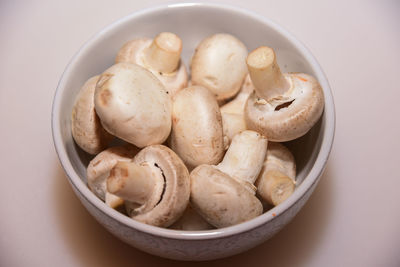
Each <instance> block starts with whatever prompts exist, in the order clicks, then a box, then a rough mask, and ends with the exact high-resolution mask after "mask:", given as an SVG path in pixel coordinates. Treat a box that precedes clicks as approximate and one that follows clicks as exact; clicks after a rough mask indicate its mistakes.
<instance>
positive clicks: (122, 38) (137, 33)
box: [53, 4, 330, 184]
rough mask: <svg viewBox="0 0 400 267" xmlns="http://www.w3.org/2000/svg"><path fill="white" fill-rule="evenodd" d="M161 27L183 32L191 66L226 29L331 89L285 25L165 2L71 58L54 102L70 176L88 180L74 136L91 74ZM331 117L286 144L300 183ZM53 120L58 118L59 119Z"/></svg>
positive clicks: (207, 7) (86, 157)
mask: <svg viewBox="0 0 400 267" xmlns="http://www.w3.org/2000/svg"><path fill="white" fill-rule="evenodd" d="M162 31H171V32H174V33H176V34H178V35H179V36H180V37H181V39H182V41H183V51H182V58H183V61H184V62H185V64H186V66H188V65H189V61H190V58H191V56H192V54H193V51H194V49H195V47H196V46H197V44H198V43H199V42H200V41H201V40H202V39H203V38H205V37H207V36H209V35H211V34H214V33H220V32H225V33H230V34H233V35H235V36H236V37H237V38H239V39H240V40H241V41H243V43H244V44H245V45H246V46H247V48H248V50H249V51H251V50H253V49H255V48H256V47H258V46H261V45H268V46H270V47H273V48H274V49H275V51H276V54H277V60H278V63H279V65H280V67H281V70H282V71H283V72H291V71H295V72H305V73H308V74H311V75H314V76H315V77H316V78H317V79H318V80H319V81H320V82H321V84H322V86H323V87H325V88H324V90H325V91H326V90H327V91H326V92H329V85H328V83H327V81H326V78H325V77H324V75H323V73H322V71H321V70H320V68H319V66H318V63H316V61H315V59H314V58H313V57H312V56H311V54H309V53H308V52H307V50H306V49H305V48H304V47H303V46H302V45H301V44H300V43H299V42H298V41H297V40H295V39H294V37H292V35H290V34H288V33H287V32H286V31H285V30H284V29H282V28H281V27H280V26H278V25H276V24H275V23H273V22H270V21H268V20H267V19H265V18H261V17H259V16H257V15H255V14H253V13H250V12H247V11H241V10H239V9H236V8H227V7H223V6H218V5H200V4H186V5H172V6H164V7H160V8H153V9H149V10H144V11H141V12H139V13H135V14H133V15H131V16H128V17H125V18H123V19H121V20H119V21H117V22H115V23H113V24H111V25H110V26H108V27H107V28H105V29H104V30H102V31H101V32H99V33H98V34H96V35H95V36H94V37H92V38H91V39H90V40H89V41H88V42H87V43H86V44H85V45H84V46H83V47H82V48H81V49H80V50H79V51H78V53H77V54H76V55H75V57H74V58H73V59H72V61H71V62H70V64H69V66H68V67H67V69H66V71H65V72H64V74H63V77H62V79H61V81H60V84H59V88H58V91H57V94H56V97H55V103H54V107H53V116H56V117H57V118H56V120H53V134H54V135H55V136H57V134H59V135H60V140H61V141H60V143H57V142H55V143H56V148H57V151H58V153H59V155H60V154H61V153H63V152H65V153H66V158H67V159H66V160H64V161H68V164H69V166H71V167H72V168H71V169H69V168H68V167H66V166H65V162H63V159H62V157H60V158H61V162H62V164H63V165H64V168H65V169H66V172H67V174H68V176H69V177H70V178H71V179H74V178H73V177H74V176H76V175H77V176H79V177H80V179H82V181H83V182H84V183H86V166H87V164H88V162H89V160H90V159H91V157H90V156H89V155H87V154H86V153H84V152H82V151H81V150H80V149H79V148H78V147H77V146H76V145H75V143H74V141H73V139H72V135H71V127H70V118H71V111H72V106H73V103H74V100H75V96H76V95H77V93H78V91H79V90H80V88H81V86H82V85H83V83H84V82H85V81H86V80H87V79H88V78H89V77H92V76H94V75H98V74H100V73H102V72H103V71H104V70H105V69H107V68H108V67H110V66H111V65H112V64H113V62H114V59H115V56H116V54H117V51H118V50H119V48H120V47H121V46H122V45H123V44H124V43H125V42H127V41H129V40H131V39H134V38H138V37H150V38H152V37H154V36H155V35H156V34H158V33H159V32H162ZM326 87H327V88H326ZM329 94H330V92H329ZM325 109H326V108H325ZM326 118H327V117H326V110H325V112H324V115H323V116H322V118H321V119H320V120H319V122H318V123H317V125H316V126H314V127H313V128H312V130H311V131H310V132H309V133H308V134H307V135H305V136H303V137H302V138H300V139H297V140H295V141H291V142H289V143H287V145H288V147H289V148H290V149H291V151H292V152H293V153H294V155H295V158H296V163H297V166H298V176H297V180H298V182H299V184H301V182H302V181H303V180H304V179H305V178H306V177H307V175H308V174H309V173H310V170H311V169H312V168H313V166H314V163H315V161H316V158H317V156H318V154H319V152H320V149H321V144H322V141H323V138H324V130H325V124H326ZM54 121H56V122H57V123H56V124H54ZM56 132H57V133H56ZM328 153H329V152H328ZM321 168H322V167H321ZM318 171H319V172H320V171H321V170H318ZM71 172H74V173H71ZM315 179H316V178H315ZM75 182H76V181H75Z"/></svg>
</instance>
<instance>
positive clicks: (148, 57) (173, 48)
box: [144, 32, 182, 73]
mask: <svg viewBox="0 0 400 267" xmlns="http://www.w3.org/2000/svg"><path fill="white" fill-rule="evenodd" d="M181 51H182V40H181V39H180V38H179V37H178V36H177V35H176V34H174V33H170V32H162V33H160V34H159V35H157V36H156V37H155V38H154V40H153V42H152V43H151V45H150V46H149V47H148V48H147V49H146V52H145V54H144V56H145V62H146V63H147V64H148V65H149V66H150V67H151V68H152V69H154V70H157V71H159V72H162V73H172V72H174V71H175V70H176V69H177V68H178V65H179V61H180V57H181Z"/></svg>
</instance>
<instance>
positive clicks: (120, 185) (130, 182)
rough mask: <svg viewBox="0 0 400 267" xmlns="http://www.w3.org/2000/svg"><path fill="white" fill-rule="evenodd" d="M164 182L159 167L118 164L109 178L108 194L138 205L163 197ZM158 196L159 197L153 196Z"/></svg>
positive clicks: (128, 163)
mask: <svg viewBox="0 0 400 267" xmlns="http://www.w3.org/2000/svg"><path fill="white" fill-rule="evenodd" d="M163 186H164V180H163V178H162V173H161V171H160V169H159V168H157V167H150V166H149V165H148V164H142V165H138V164H136V163H134V162H118V163H117V164H116V165H115V166H114V168H113V169H112V170H111V172H110V176H109V177H108V178H107V190H108V192H110V193H112V194H114V195H117V196H119V197H121V198H123V199H125V200H128V201H131V202H133V203H137V204H144V203H146V202H148V201H149V200H150V199H151V198H155V199H157V200H156V201H158V200H159V199H160V197H161V193H162V188H163ZM154 194H157V196H153V195H154Z"/></svg>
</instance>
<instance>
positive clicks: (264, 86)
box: [246, 46, 290, 101]
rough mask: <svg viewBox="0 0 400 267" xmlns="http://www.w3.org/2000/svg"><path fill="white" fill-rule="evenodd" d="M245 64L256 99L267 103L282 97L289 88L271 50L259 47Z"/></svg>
mask: <svg viewBox="0 0 400 267" xmlns="http://www.w3.org/2000/svg"><path fill="white" fill-rule="evenodd" d="M246 63H247V68H248V70H249V74H250V77H251V80H252V81H253V84H254V86H255V91H256V94H257V96H258V97H261V98H263V99H265V100H267V101H269V100H271V99H273V98H276V97H279V96H281V95H283V94H284V93H285V92H286V91H287V90H288V89H289V88H290V84H289V82H288V81H287V80H286V78H285V77H284V76H283V74H282V73H281V70H280V68H279V66H278V63H277V62H276V55H275V52H274V50H273V49H272V48H270V47H267V46H261V47H259V48H257V49H255V50H253V51H252V52H251V53H250V54H249V55H248V57H247V60H246Z"/></svg>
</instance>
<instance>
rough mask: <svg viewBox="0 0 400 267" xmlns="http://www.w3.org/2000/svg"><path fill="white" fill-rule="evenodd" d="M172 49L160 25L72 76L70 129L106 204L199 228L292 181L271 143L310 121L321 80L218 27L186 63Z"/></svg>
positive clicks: (174, 40)
mask: <svg viewBox="0 0 400 267" xmlns="http://www.w3.org/2000/svg"><path fill="white" fill-rule="evenodd" d="M181 51H182V40H181V39H180V38H179V36H177V35H176V34H174V33H170V32H162V33H160V34H158V35H157V36H156V37H155V38H154V39H149V38H140V39H135V40H131V41H129V42H127V43H126V44H124V45H123V46H122V48H121V49H120V50H119V51H118V53H117V56H116V60H115V64H114V65H112V66H110V67H109V68H108V69H106V70H105V71H104V72H103V73H101V74H100V75H98V76H95V77H92V78H90V79H88V81H87V82H86V83H85V84H84V85H83V86H82V88H81V90H80V92H79V94H78V95H77V97H76V101H75V105H74V107H73V110H72V118H71V131H72V137H73V139H74V140H75V143H76V144H77V146H79V147H80V148H81V149H82V150H84V151H85V152H87V153H88V154H90V155H93V158H92V160H91V161H90V163H89V165H88V167H87V184H88V187H89V188H90V190H91V191H92V192H93V193H94V194H95V195H96V196H97V197H98V198H100V199H101V200H102V201H104V202H105V204H106V205H107V206H109V207H110V208H113V209H116V210H118V211H120V212H122V213H124V214H125V215H126V216H129V217H131V218H132V219H134V220H137V221H140V222H143V223H146V224H150V225H154V226H159V227H166V228H171V229H178V230H208V229H213V228H221V227H228V226H231V225H235V224H238V223H241V222H245V221H248V220H250V219H252V218H255V217H257V216H259V215H261V214H262V213H263V212H265V211H267V210H268V209H269V208H271V206H276V205H279V204H280V203H282V202H283V201H285V200H286V199H287V198H288V197H290V195H291V194H292V193H293V192H294V190H295V187H296V163H295V159H294V157H293V155H292V153H291V152H290V151H289V149H288V148H286V147H285V146H284V145H283V144H281V143H278V142H286V141H290V140H294V139H296V138H299V137H301V136H303V135H304V134H306V133H307V132H308V131H309V130H310V129H311V128H312V127H313V125H314V124H315V123H316V122H317V121H318V119H319V118H320V116H321V114H322V111H323V108H324V95H323V91H322V89H321V86H320V85H319V83H318V81H317V80H316V79H315V78H313V77H312V76H310V75H307V74H304V73H282V72H281V71H280V68H279V66H278V64H277V61H276V55H275V52H274V50H273V49H272V48H270V47H267V46H261V47H259V48H257V49H255V50H253V51H252V52H251V53H249V54H248V51H247V48H246V46H245V45H244V44H243V43H242V42H241V41H240V40H238V39H237V38H236V37H235V36H232V35H230V34H225V33H219V34H214V35H212V36H209V37H207V38H205V39H204V40H202V41H201V42H200V43H199V45H198V46H197V48H196V50H195V51H194V54H193V57H192V60H191V64H190V72H189V71H188V70H187V69H186V66H185V65H184V63H183V61H182V60H181ZM188 73H190V75H191V77H190V78H189V77H188ZM115 140H118V141H117V142H116V141H115ZM121 143H122V144H121Z"/></svg>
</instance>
